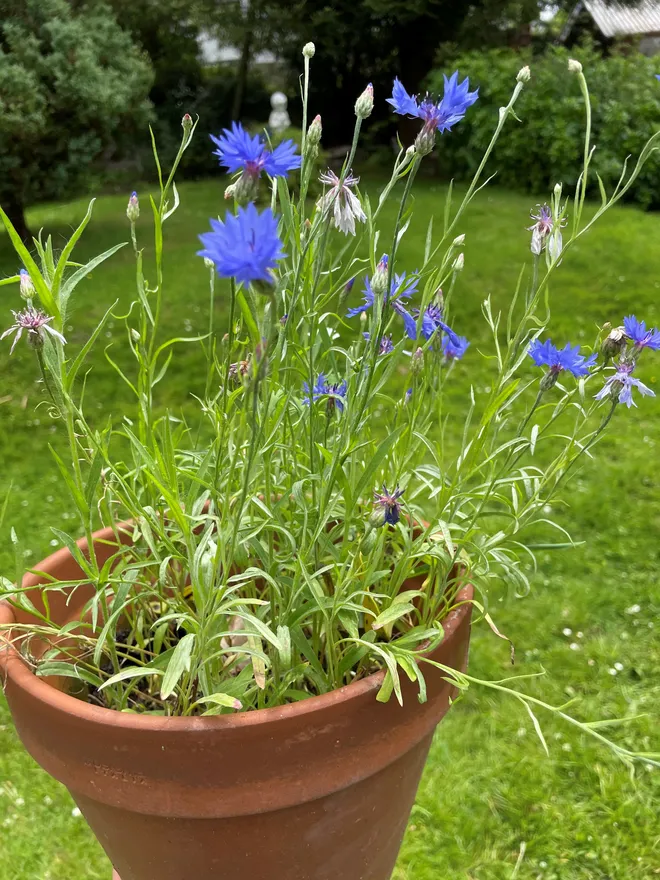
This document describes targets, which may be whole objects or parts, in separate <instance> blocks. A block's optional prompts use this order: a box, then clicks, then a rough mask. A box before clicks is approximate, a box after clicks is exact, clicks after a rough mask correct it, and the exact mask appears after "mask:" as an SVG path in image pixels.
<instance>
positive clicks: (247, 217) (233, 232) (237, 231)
mask: <svg viewBox="0 0 660 880" xmlns="http://www.w3.org/2000/svg"><path fill="white" fill-rule="evenodd" d="M277 222H278V218H277V217H275V216H274V215H273V212H272V211H271V209H270V208H266V209H265V210H264V211H262V213H261V214H260V213H259V212H258V211H257V209H256V208H255V206H254V205H253V204H249V205H248V206H247V208H239V209H238V213H237V215H236V216H234V215H233V214H232V213H231V212H230V211H227V214H226V216H225V220H224V222H223V221H222V220H213V219H212V220H211V229H212V231H211V232H205V233H204V234H203V235H200V236H199V238H200V241H201V242H202V244H203V245H204V248H203V249H202V250H201V251H198V252H197V253H198V255H199V256H200V257H208V258H209V259H210V260H213V262H214V264H215V268H216V271H217V273H218V275H220V276H221V277H223V278H235V279H236V281H238V282H239V283H242V284H249V283H250V282H253V281H266V282H268V283H269V284H272V283H273V274H272V271H273V269H274V268H275V267H276V265H277V261H278V260H281V259H282V258H283V257H284V256H285V255H284V253H283V251H282V242H281V241H280V237H279V235H278V233H277Z"/></svg>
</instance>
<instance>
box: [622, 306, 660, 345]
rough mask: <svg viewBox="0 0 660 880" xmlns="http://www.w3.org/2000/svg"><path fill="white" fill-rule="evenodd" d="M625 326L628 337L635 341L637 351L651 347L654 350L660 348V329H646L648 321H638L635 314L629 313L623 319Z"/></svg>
mask: <svg viewBox="0 0 660 880" xmlns="http://www.w3.org/2000/svg"><path fill="white" fill-rule="evenodd" d="M623 327H624V330H625V331H626V336H627V337H628V339H629V340H630V341H631V342H632V343H634V345H635V348H636V349H637V351H641V350H642V349H644V348H650V349H651V350H652V351H658V350H659V349H660V330H656V329H655V327H654V328H652V329H649V330H647V329H646V321H638V320H637V318H636V317H635V315H628V317H627V318H624V319H623Z"/></svg>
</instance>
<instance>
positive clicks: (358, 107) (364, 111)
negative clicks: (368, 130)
mask: <svg viewBox="0 0 660 880" xmlns="http://www.w3.org/2000/svg"><path fill="white" fill-rule="evenodd" d="M373 109H374V87H373V86H372V84H371V83H369V85H368V86H367V87H366V89H365V90H364V91H363V92H362V94H361V95H360V97H359V98H358V99H357V101H356V102H355V115H356V116H358V117H359V118H360V119H366V118H367V117H368V116H371V112H372V110H373Z"/></svg>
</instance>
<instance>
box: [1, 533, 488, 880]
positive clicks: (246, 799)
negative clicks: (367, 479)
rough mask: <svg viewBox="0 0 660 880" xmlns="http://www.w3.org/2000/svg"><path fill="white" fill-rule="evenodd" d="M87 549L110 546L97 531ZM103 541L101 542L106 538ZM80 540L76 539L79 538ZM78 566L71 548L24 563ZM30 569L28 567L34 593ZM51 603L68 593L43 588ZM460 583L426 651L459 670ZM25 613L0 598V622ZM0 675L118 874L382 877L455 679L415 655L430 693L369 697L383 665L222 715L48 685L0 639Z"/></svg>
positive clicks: (231, 878) (26, 737)
mask: <svg viewBox="0 0 660 880" xmlns="http://www.w3.org/2000/svg"><path fill="white" fill-rule="evenodd" d="M96 537H97V541H98V543H97V553H98V555H99V557H100V558H101V559H102V558H103V554H104V553H106V554H107V553H110V552H111V550H112V549H113V548H112V546H111V544H110V543H108V542H111V541H112V533H109V532H108V531H105V532H102V533H98V534H97V536H96ZM104 541H105V542H106V543H104ZM81 546H83V548H84V543H82V542H81ZM37 568H38V569H39V570H40V571H43V572H47V573H49V574H50V575H53V576H55V577H56V578H58V579H62V580H64V579H74V578H76V577H81V575H80V573H79V570H77V565H76V563H75V562H74V560H73V559H72V557H71V555H70V554H69V551H68V550H66V549H64V550H61V551H58V553H55V554H53V556H51V557H49V558H48V559H47V560H45V561H44V562H42V563H41V564H40V565H38V566H37ZM39 583H40V580H39V578H38V577H36V576H34V575H27V576H26V579H25V580H24V586H28V587H34V592H33V593H31V599H32V600H33V601H34V602H35V604H37V603H38V602H39ZM51 595H52V599H51V603H50V604H51V614H52V615H53V616H54V617H55V618H56V619H57V616H58V615H59V616H60V619H61V620H62V621H64V620H68V619H72V618H73V617H75V615H76V613H78V612H79V609H80V607H81V605H82V603H83V602H84V601H85V598H86V597H83V596H82V595H81V596H80V598H79V599H78V600H76V602H75V603H73V602H72V603H70V605H67V604H66V601H65V600H64V599H62V601H61V602H60V603H59V604H58V605H57V607H55V606H56V600H57V594H51ZM471 597H472V590H471V587H469V586H468V587H466V588H465V589H464V590H463V591H462V592H461V594H459V601H462V603H463V604H460V605H459V607H458V608H457V609H456V610H455V611H454V612H452V614H451V615H450V616H449V617H448V618H447V620H446V621H445V622H444V627H445V639H444V640H443V642H442V643H441V645H440V646H439V647H438V648H437V650H436V651H435V652H434V653H433V655H432V657H433V659H434V660H437V661H438V662H440V663H443V664H445V665H447V666H451V667H453V668H455V669H461V670H462V669H465V667H466V664H467V653H468V643H469V636H470V612H471V603H470V599H471ZM16 618H18V619H20V621H21V622H24V621H25V620H27V619H29V615H28V614H27V613H25V614H24V613H23V612H15V611H14V609H11V608H9V607H8V606H5V607H0V621H2V620H4V622H13V621H14V620H15V619H16ZM0 665H1V666H2V667H4V669H3V670H2V674H3V679H4V682H5V690H6V695H7V699H8V702H9V706H10V708H11V711H12V714H13V717H14V721H15V724H16V728H17V730H18V733H19V735H20V737H21V739H22V741H23V743H24V745H25V747H26V748H27V750H28V751H29V752H30V754H31V755H32V756H33V757H34V758H35V760H36V761H37V762H38V763H39V764H41V766H42V767H43V768H44V769H45V770H47V771H48V772H49V773H50V774H51V775H52V776H54V777H55V778H56V779H58V780H59V781H60V782H62V783H63V784H64V785H66V787H67V788H68V789H69V791H70V792H71V794H72V796H73V798H74V800H75V801H76V803H77V804H78V806H79V807H80V809H81V811H82V813H83V815H84V816H85V818H86V820H87V821H88V823H89V825H90V826H91V828H92V830H93V831H94V833H95V835H96V836H97V838H98V839H99V841H100V843H101V845H102V846H103V848H104V850H105V851H106V853H107V854H108V856H109V858H110V860H111V861H112V863H113V865H114V866H115V868H116V870H117V872H118V873H119V875H120V876H121V878H122V880H225V878H226V880H243V878H245V880H389V878H390V876H391V873H392V870H393V868H394V863H395V861H396V857H397V854H398V851H399V847H400V845H401V840H402V837H403V834H404V831H405V828H406V823H407V821H408V817H409V815H410V810H411V808H412V805H413V802H414V799H415V794H416V791H417V786H418V784H419V780H420V777H421V774H422V770H423V768H424V762H425V760H426V756H427V754H428V750H429V747H430V744H431V740H432V737H433V731H434V730H435V727H436V725H437V724H438V722H439V721H440V720H441V718H442V717H443V715H444V714H445V713H446V712H447V710H448V708H449V705H450V702H451V699H452V698H453V697H454V696H455V693H454V689H453V688H451V687H450V685H449V684H447V682H446V681H444V680H443V678H442V677H441V676H442V673H441V672H440V671H438V670H435V669H433V668H432V667H428V666H427V667H426V680H427V690H428V700H427V702H426V703H424V704H420V703H419V701H418V699H417V687H416V686H415V685H414V684H412V683H411V682H409V681H407V680H405V681H403V680H402V686H403V692H404V705H403V707H400V706H399V704H398V703H397V702H396V700H395V699H392V700H390V702H389V703H385V704H382V703H378V702H377V701H376V694H377V693H378V689H379V688H380V685H381V684H382V681H383V673H377V674H376V675H372V676H370V677H369V678H365V679H363V680H360V681H356V682H354V683H353V684H351V685H349V686H347V687H344V688H341V689H339V690H337V691H334V692H332V693H330V694H325V695H323V696H320V697H313V698H310V699H309V700H305V701H303V702H300V703H296V704H292V705H287V706H283V707H279V708H273V709H265V710H262V711H258V712H249V713H244V714H237V715H232V716H215V717H208V718H199V717H195V718H163V717H156V716H140V715H134V714H125V713H120V712H114V711H111V710H108V709H102V708H100V707H96V706H92V705H89V704H87V703H84V702H81V701H79V700H76V699H74V698H73V697H71V696H69V695H68V694H66V693H63V692H61V691H59V690H58V689H57V688H56V687H53V686H52V684H49V683H48V682H46V681H44V680H43V679H40V678H38V677H37V676H35V675H34V674H33V673H32V672H31V671H30V669H29V668H28V667H27V666H26V664H25V663H24V662H23V660H21V658H20V657H19V656H18V654H17V653H16V652H15V651H14V650H13V649H11V648H8V647H5V648H4V649H2V650H0Z"/></svg>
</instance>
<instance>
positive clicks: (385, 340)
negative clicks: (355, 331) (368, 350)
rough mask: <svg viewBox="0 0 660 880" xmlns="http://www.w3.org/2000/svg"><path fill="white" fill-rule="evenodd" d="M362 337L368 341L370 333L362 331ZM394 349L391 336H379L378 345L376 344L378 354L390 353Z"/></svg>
mask: <svg viewBox="0 0 660 880" xmlns="http://www.w3.org/2000/svg"><path fill="white" fill-rule="evenodd" d="M362 335H363V336H364V338H365V339H366V340H367V342H369V340H370V339H371V333H363V334H362ZM393 351H394V343H393V342H392V337H391V336H381V338H380V345H379V346H378V354H390V353H391V352H393Z"/></svg>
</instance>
